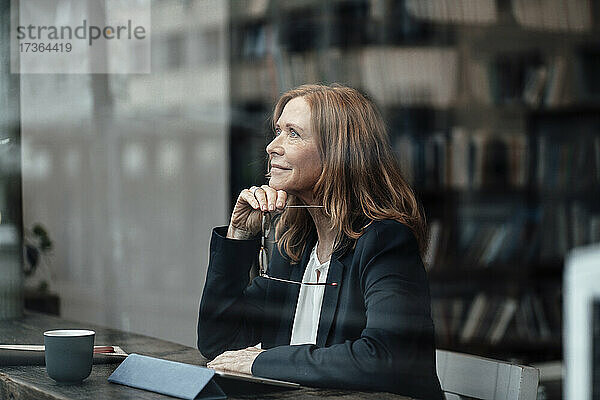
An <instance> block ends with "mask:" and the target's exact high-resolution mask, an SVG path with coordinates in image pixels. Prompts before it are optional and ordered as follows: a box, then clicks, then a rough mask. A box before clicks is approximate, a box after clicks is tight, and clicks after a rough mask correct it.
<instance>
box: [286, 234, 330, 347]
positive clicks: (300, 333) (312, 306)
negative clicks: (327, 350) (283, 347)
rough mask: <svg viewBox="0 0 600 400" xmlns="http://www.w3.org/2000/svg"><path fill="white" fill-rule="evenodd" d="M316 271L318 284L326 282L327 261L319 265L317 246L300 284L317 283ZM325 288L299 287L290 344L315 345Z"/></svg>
mask: <svg viewBox="0 0 600 400" xmlns="http://www.w3.org/2000/svg"><path fill="white" fill-rule="evenodd" d="M317 271H319V280H318V282H319V283H324V282H326V281H327V272H328V271H329V261H326V262H324V263H323V264H321V263H319V259H318V258H317V245H315V247H314V249H313V250H312V252H311V254H310V259H309V260H308V265H307V266H306V270H305V271H304V277H303V278H302V282H317ZM324 293H325V286H311V285H301V286H300V294H299V295H298V303H297V305H296V315H295V316H294V325H293V327H292V337H291V339H290V344H291V345H294V344H316V343H317V330H318V329H319V319H320V318H321V305H322V304H323V294H324Z"/></svg>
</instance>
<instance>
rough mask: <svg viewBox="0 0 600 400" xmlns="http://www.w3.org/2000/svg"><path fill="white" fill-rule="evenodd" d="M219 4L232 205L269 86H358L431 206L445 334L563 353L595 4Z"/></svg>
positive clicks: (593, 202) (276, 90)
mask: <svg viewBox="0 0 600 400" xmlns="http://www.w3.org/2000/svg"><path fill="white" fill-rule="evenodd" d="M249 4H250V5H249ZM475 4H476V6H475ZM230 15H231V21H230V31H231V38H232V39H231V46H230V58H231V65H232V68H231V70H230V74H231V79H230V82H231V104H232V108H233V113H232V126H231V130H230V148H231V149H232V150H231V151H232V164H231V191H230V195H231V201H232V204H233V201H234V199H235V197H236V196H237V194H238V193H239V191H240V190H241V189H242V188H244V187H247V186H250V185H253V184H257V183H262V182H264V181H265V180H264V173H265V170H266V165H267V158H266V153H265V151H264V148H265V146H266V144H267V143H268V141H269V137H270V132H271V128H270V126H269V120H270V117H271V112H272V107H273V105H274V102H275V101H276V99H277V98H278V96H279V94H281V93H282V92H284V91H285V90H287V89H290V88H292V87H295V86H297V85H300V84H303V83H313V82H325V83H331V82H340V83H343V84H347V85H350V86H353V87H355V88H357V89H359V90H361V91H362V92H363V93H366V94H367V95H369V96H370V97H371V98H372V99H374V100H375V102H376V103H377V104H378V106H379V107H380V108H381V110H382V113H383V116H384V118H385V120H386V123H387V125H388V129H389V133H390V142H391V146H392V147H393V148H394V150H395V152H396V154H397V156H398V161H399V163H400V165H401V167H402V169H403V172H404V174H405V176H406V177H407V179H408V180H409V181H410V182H411V183H412V184H413V187H414V189H415V191H416V193H417V195H418V196H419V198H420V199H421V200H422V202H423V205H424V208H425V212H426V215H427V218H428V222H429V227H430V245H429V251H428V253H427V254H426V255H425V257H424V258H425V264H426V265H427V268H428V274H429V279H430V284H431V293H432V303H433V304H432V314H433V318H434V323H435V325H436V335H437V337H438V345H439V347H440V348H444V349H450V350H456V351H464V352H467V353H474V354H480V355H483V356H489V357H494V358H500V359H511V360H515V361H518V362H521V363H532V362H536V361H548V360H552V359H560V358H561V357H562V346H561V335H562V274H563V264H564V256H565V254H566V252H567V251H568V250H569V249H570V248H572V247H575V246H578V245H583V244H586V243H591V242H600V81H599V80H600V76H599V75H598V71H599V70H600V61H599V60H600V42H599V41H598V39H597V37H598V33H599V31H600V28H599V27H600V24H599V22H600V21H599V15H600V5H599V4H598V3H597V2H592V1H587V0H569V1H565V2H562V1H551V0H540V1H525V0H513V1H506V0H484V1H478V2H476V3H473V2H470V1H466V0H459V1H452V2H451V1H443V0H438V1H430V2H425V1H417V0H415V1H412V0H403V1H391V0H353V1H351V0H323V1H313V0H310V1H309V0H307V1H301V2H292V1H277V2H275V1H267V0H254V1H250V2H244V1H232V2H231V13H230ZM236 149H237V150H236ZM239 149H244V150H243V153H242V152H240V150H239ZM249 150H250V151H249ZM234 153H235V154H234ZM233 155H235V157H233ZM448 321H450V322H448ZM509 333H510V334H509ZM461 336H462V337H463V339H462V340H461V339H460V338H461ZM482 337H483V339H482ZM491 337H493V338H494V340H493V341H492V342H490V340H489V339H490V338H491Z"/></svg>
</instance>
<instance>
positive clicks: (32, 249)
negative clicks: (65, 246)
mask: <svg viewBox="0 0 600 400" xmlns="http://www.w3.org/2000/svg"><path fill="white" fill-rule="evenodd" d="M23 239H24V240H23V246H24V251H25V257H24V258H25V263H23V272H24V274H25V277H29V276H32V275H33V274H34V273H35V271H36V269H37V267H38V266H39V264H40V261H42V258H43V257H44V256H47V255H48V254H49V253H50V252H51V251H52V247H53V243H52V240H51V239H50V236H49V235H48V231H47V230H46V228H44V226H43V225H42V224H39V223H37V224H34V225H33V227H32V228H31V230H28V229H25V235H24V238H23ZM38 289H39V290H40V291H46V290H47V289H48V282H46V281H42V282H41V283H40V285H39V287H38Z"/></svg>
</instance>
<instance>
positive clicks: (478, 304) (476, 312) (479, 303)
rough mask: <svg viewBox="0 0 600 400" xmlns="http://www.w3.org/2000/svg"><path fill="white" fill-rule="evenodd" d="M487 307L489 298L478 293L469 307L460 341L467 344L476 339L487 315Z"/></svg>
mask: <svg viewBox="0 0 600 400" xmlns="http://www.w3.org/2000/svg"><path fill="white" fill-rule="evenodd" d="M487 305H488V296H487V295H486V294H485V293H483V292H481V293H478V294H477V295H476V296H475V299H474V300H473V302H472V303H471V306H470V307H469V312H468V313H467V319H466V320H465V323H464V326H463V327H462V330H461V332H460V341H461V342H462V343H467V342H469V341H471V340H472V339H473V338H474V337H475V334H476V331H477V327H478V325H479V323H480V321H481V320H482V319H483V316H484V315H485V310H486V307H487Z"/></svg>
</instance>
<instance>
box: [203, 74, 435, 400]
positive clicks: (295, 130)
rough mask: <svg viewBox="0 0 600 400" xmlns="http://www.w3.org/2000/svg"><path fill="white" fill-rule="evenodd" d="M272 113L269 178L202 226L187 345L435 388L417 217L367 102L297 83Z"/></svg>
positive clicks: (237, 362)
mask: <svg viewBox="0 0 600 400" xmlns="http://www.w3.org/2000/svg"><path fill="white" fill-rule="evenodd" d="M273 117H274V118H273V121H274V131H275V137H274V139H273V140H272V142H271V143H269V145H268V146H267V149H266V150H267V153H268V155H269V165H270V170H269V184H268V185H263V186H261V187H260V188H257V187H252V188H250V189H245V190H243V191H242V192H241V193H240V195H239V197H238V199H237V202H236V204H235V207H234V210H233V212H232V215H231V220H230V223H229V226H228V227H221V228H215V229H214V231H213V234H212V239H211V245H210V260H209V266H208V273H207V278H206V284H205V287H204V292H203V295H202V301H201V304H200V317H199V320H198V348H199V350H200V352H201V353H202V354H203V355H204V356H206V357H209V358H213V357H216V358H215V359H214V360H213V361H212V362H211V363H209V364H208V365H209V366H210V367H213V368H216V369H227V370H233V371H238V372H246V373H252V374H254V375H257V376H262V377H269V378H274V379H281V380H288V381H294V382H298V383H301V384H303V385H307V386H321V387H339V388H345V389H362V390H378V391H389V392H395V393H401V394H404V395H408V396H412V397H417V398H422V399H430V398H435V399H441V398H442V395H441V390H440V385H439V381H438V378H437V375H436V368H435V346H434V330H433V323H432V321H431V316H430V297H429V287H428V282H427V276H426V273H425V270H424V268H423V264H422V261H421V256H420V252H422V251H423V250H424V247H425V244H424V240H425V222H424V218H423V215H422V213H421V210H420V207H419V205H418V203H417V201H416V199H415V196H414V194H413V193H412V191H411V189H410V187H409V186H408V184H407V183H406V182H405V180H404V179H403V178H402V176H401V174H400V171H399V169H398V166H397V163H396V162H395V159H394V156H393V154H392V151H391V148H390V146H389V142H388V139H387V134H386V131H385V126H384V123H383V120H382V118H381V115H380V114H379V112H378V111H377V109H376V108H375V106H374V104H373V103H372V102H371V101H369V100H368V99H366V98H365V97H364V96H362V95H361V94H360V93H359V92H358V91H356V90H354V89H351V88H347V87H342V86H338V85H333V86H323V85H304V86H300V87H298V88H296V89H293V90H290V91H289V92H287V93H285V94H284V95H283V96H282V97H281V98H280V99H279V101H278V103H277V105H276V107H275V111H274V115H273ZM294 205H306V206H310V207H308V208H292V207H290V206H294ZM267 213H281V216H280V218H279V220H278V222H277V225H276V231H275V240H276V246H274V250H273V255H272V257H271V260H270V263H269V266H268V271H267V275H268V277H262V276H261V277H257V278H255V279H254V280H253V281H252V284H251V285H249V286H248V280H249V278H248V276H249V270H250V268H251V266H252V263H253V260H255V259H256V257H257V253H258V252H259V247H260V242H261V239H260V231H261V220H262V218H263V215H265V214H267ZM277 279H279V280H277ZM293 282H306V283H309V284H302V285H300V284H295V283H293ZM310 283H312V284H313V285H311V284H310ZM315 283H316V285H314V284H315ZM258 343H261V344H262V346H261V347H262V349H260V350H259V349H257V348H255V347H249V346H254V345H256V344H258ZM227 350H229V351H227Z"/></svg>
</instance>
